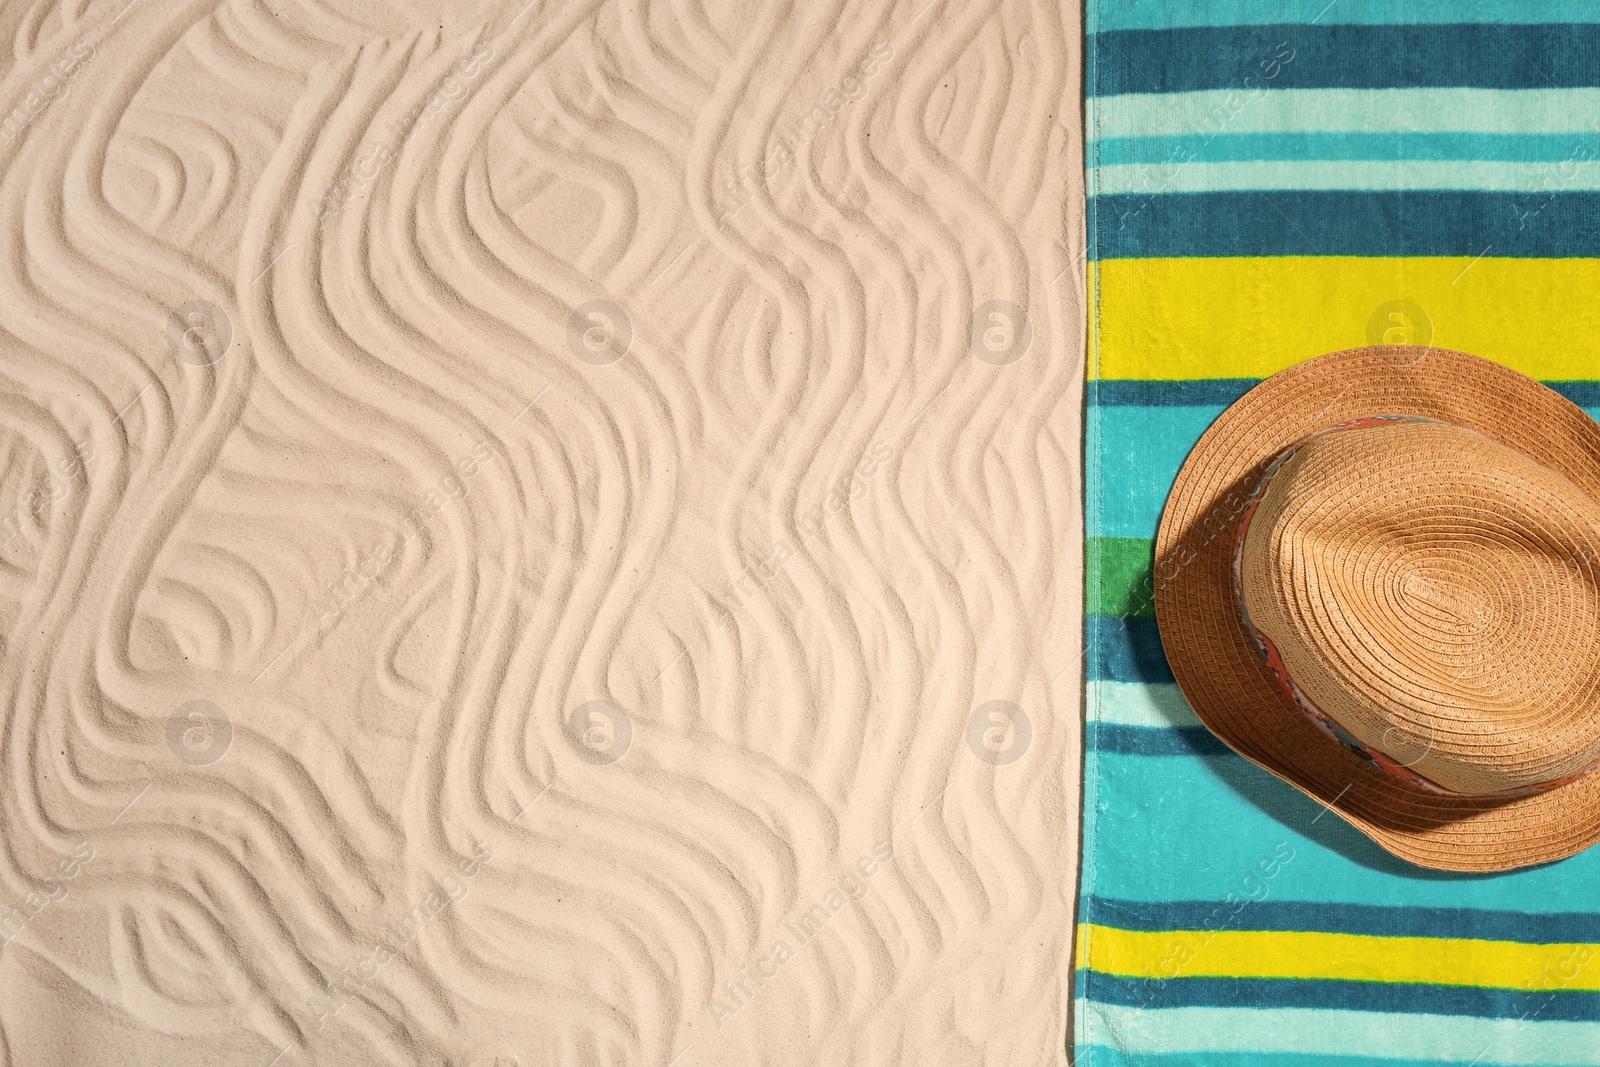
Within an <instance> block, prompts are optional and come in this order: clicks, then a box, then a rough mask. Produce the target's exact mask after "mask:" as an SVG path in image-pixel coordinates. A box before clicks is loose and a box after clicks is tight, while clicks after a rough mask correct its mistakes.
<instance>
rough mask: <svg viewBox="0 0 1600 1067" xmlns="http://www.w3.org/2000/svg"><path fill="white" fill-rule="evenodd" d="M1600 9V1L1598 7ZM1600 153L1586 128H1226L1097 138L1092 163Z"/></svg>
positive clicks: (1521, 158)
mask: <svg viewBox="0 0 1600 1067" xmlns="http://www.w3.org/2000/svg"><path fill="white" fill-rule="evenodd" d="M1597 6H1600V5H1597ZM1597 154H1600V137H1595V136H1591V135H1587V134H1583V133H1544V134H1520V133H1412V132H1410V131H1408V130H1392V131H1388V132H1384V133H1238V134H1234V133H1220V134H1217V135H1215V136H1210V135H1205V134H1201V135H1195V136H1189V137H1176V136H1173V137H1106V138H1102V139H1101V140H1098V141H1095V142H1093V143H1092V146H1091V152H1090V156H1091V159H1090V165H1091V166H1095V165H1098V166H1101V167H1122V166H1132V165H1135V164H1140V163H1145V164H1164V165H1177V164H1180V163H1182V162H1183V161H1184V160H1191V161H1192V162H1195V163H1224V162H1229V161H1240V162H1261V161H1265V160H1273V159H1284V160H1314V159H1346V160H1348V159H1363V160H1366V159H1375V160H1393V161H1397V162H1398V161H1405V160H1435V161H1438V160H1481V161H1501V162H1507V163H1518V162H1520V163H1537V162H1547V163H1568V162H1572V163H1576V162H1577V161H1581V160H1583V159H1585V158H1588V159H1593V158H1594V157H1595V156H1596V155H1597Z"/></svg>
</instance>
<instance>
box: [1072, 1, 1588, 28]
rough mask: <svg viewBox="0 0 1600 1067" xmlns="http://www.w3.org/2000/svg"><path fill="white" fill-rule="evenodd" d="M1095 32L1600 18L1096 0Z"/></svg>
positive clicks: (1369, 6)
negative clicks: (1287, 25)
mask: <svg viewBox="0 0 1600 1067" xmlns="http://www.w3.org/2000/svg"><path fill="white" fill-rule="evenodd" d="M1092 19H1093V22H1092V24H1091V26H1090V30H1091V32H1096V33H1098V32H1102V31H1106V30H1162V29H1175V28H1178V27H1184V26H1256V25H1272V24H1290V25H1293V24H1302V25H1303V24H1309V23H1311V21H1312V20H1313V19H1315V20H1316V24H1317V25H1319V26H1336V25H1347V26H1397V25H1403V24H1406V23H1431V24H1439V23H1450V22H1479V23H1482V22H1502V23H1506V24H1509V25H1518V24H1528V23H1540V22H1600V4H1596V3H1595V2H1594V0H1470V2H1463V0H1337V3H1333V4H1329V3H1328V0H1205V2H1204V3H1177V2H1175V0H1111V2H1108V3H1100V4H1095V5H1094V15H1093V16H1092Z"/></svg>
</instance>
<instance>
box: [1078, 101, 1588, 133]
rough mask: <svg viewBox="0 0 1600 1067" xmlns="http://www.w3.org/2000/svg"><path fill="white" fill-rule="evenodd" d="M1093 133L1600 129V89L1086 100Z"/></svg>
mask: <svg viewBox="0 0 1600 1067" xmlns="http://www.w3.org/2000/svg"><path fill="white" fill-rule="evenodd" d="M1087 107H1088V121H1089V130H1088V136H1089V138H1090V139H1091V140H1094V139H1098V138H1102V137H1162V136H1165V137H1170V136H1180V135H1181V136H1190V135H1196V134H1198V135H1201V136H1209V135H1212V134H1220V133H1316V132H1340V133H1397V134H1398V133H1404V132H1406V131H1413V132H1417V133H1447V132H1460V133H1573V132H1593V131H1595V130H1596V129H1597V128H1600V89H1266V90H1258V91H1255V92H1254V93H1252V92H1251V91H1250V90H1248V89H1221V90H1214V89H1210V90H1205V91H1202V92H1192V93H1130V94H1127V95H1123V96H1107V97H1098V98H1094V99H1091V100H1090V101H1089V102H1088V105H1087Z"/></svg>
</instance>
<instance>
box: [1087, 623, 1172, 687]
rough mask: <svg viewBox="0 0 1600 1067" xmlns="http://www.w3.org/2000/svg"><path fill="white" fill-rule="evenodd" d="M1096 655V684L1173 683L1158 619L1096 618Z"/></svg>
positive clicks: (1092, 677) (1093, 667)
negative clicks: (1162, 646)
mask: <svg viewBox="0 0 1600 1067" xmlns="http://www.w3.org/2000/svg"><path fill="white" fill-rule="evenodd" d="M1094 641H1095V649H1094V654H1093V655H1092V656H1090V657H1089V661H1090V666H1089V680H1090V681H1092V682H1146V683H1153V684H1156V685H1162V684H1171V683H1172V682H1173V681H1174V680H1175V679H1174V678H1173V677H1172V668H1171V667H1170V666H1168V665H1167V654H1166V653H1165V652H1164V651H1162V648H1161V633H1160V631H1159V630H1157V628H1156V620H1154V619H1123V618H1114V617H1110V616H1106V615H1096V616H1094Z"/></svg>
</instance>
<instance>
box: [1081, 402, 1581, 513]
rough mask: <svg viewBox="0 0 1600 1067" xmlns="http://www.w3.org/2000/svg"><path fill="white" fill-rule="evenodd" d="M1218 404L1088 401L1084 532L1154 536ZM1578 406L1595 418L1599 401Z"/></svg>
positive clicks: (1214, 417) (1217, 412) (1217, 413)
mask: <svg viewBox="0 0 1600 1067" xmlns="http://www.w3.org/2000/svg"><path fill="white" fill-rule="evenodd" d="M1224 410H1225V408H1224V407H1222V406H1221V405H1217V404H1209V405H1195V406H1187V405H1185V406H1173V407H1166V406H1160V405H1138V404H1126V405H1121V404H1119V405H1110V404H1103V405H1095V406H1093V407H1090V408H1089V416H1088V417H1089V429H1090V433H1091V434H1093V433H1095V432H1098V433H1099V434H1100V436H1099V439H1098V457H1097V458H1098V462H1097V464H1096V466H1097V467H1098V468H1099V474H1100V478H1099V485H1100V493H1099V494H1098V496H1096V495H1093V494H1091V496H1090V498H1089V501H1088V508H1087V509H1086V510H1087V516H1086V523H1087V526H1086V534H1087V536H1089V537H1149V538H1154V537H1155V536H1156V532H1157V530H1159V529H1160V527H1161V510H1162V509H1163V508H1164V507H1166V504H1167V494H1168V493H1169V492H1171V491H1172V483H1173V482H1174V481H1176V480H1177V477H1178V471H1179V470H1180V469H1181V468H1182V467H1183V461H1184V460H1185V459H1187V458H1188V457H1189V452H1190V450H1191V449H1193V448H1194V446H1195V442H1197V441H1199V440H1200V435H1201V434H1203V433H1205V431H1206V429H1207V428H1208V427H1210V425H1211V424H1212V423H1213V422H1215V421H1216V420H1217V416H1219V415H1221V414H1222V412H1223V411H1224ZM1584 410H1585V411H1587V412H1588V413H1589V414H1590V416H1592V417H1593V418H1595V419H1596V420H1600V407H1590V408H1585V409H1584ZM1088 440H1089V441H1090V442H1091V443H1094V442H1095V441H1096V438H1095V437H1094V436H1090V437H1089V438H1088ZM1090 484H1091V485H1093V484H1095V483H1094V482H1091V483H1090Z"/></svg>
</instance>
